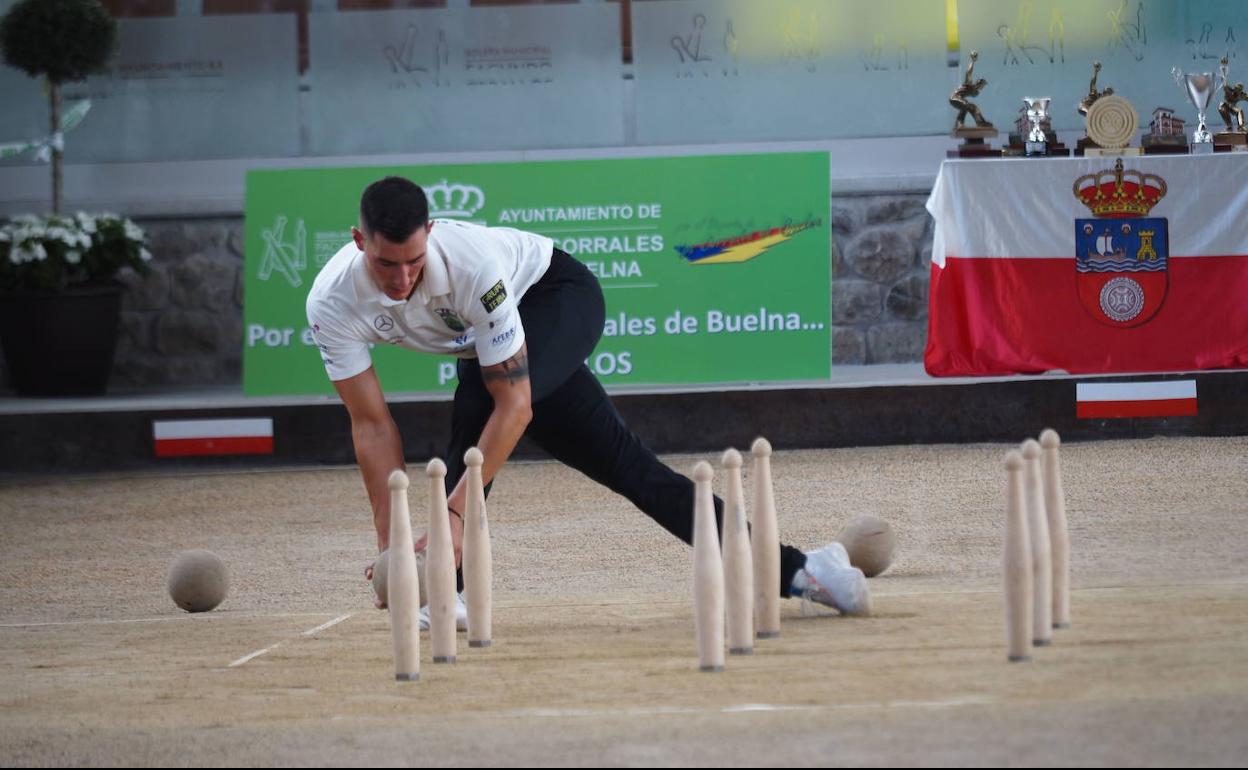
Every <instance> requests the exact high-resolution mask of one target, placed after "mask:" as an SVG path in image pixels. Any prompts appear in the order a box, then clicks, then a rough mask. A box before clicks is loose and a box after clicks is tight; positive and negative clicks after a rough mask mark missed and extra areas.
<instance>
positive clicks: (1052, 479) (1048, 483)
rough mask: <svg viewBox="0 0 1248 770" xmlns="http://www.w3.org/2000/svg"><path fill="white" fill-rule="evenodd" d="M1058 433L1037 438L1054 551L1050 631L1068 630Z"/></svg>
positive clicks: (1067, 539)
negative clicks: (1051, 627)
mask: <svg viewBox="0 0 1248 770" xmlns="http://www.w3.org/2000/svg"><path fill="white" fill-rule="evenodd" d="M1061 443H1062V440H1061V439H1060V438H1059V437H1058V435H1057V431H1055V430H1052V429H1049V430H1046V431H1044V432H1043V433H1041V434H1040V448H1041V462H1042V465H1043V467H1044V512H1045V513H1047V514H1048V516H1049V541H1050V545H1051V546H1052V548H1053V627H1054V628H1070V532H1069V531H1068V529H1067V527H1066V493H1065V491H1063V489H1062V467H1061V461H1060V457H1059V455H1058V447H1060V446H1061Z"/></svg>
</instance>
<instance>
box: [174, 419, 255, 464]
mask: <svg viewBox="0 0 1248 770" xmlns="http://www.w3.org/2000/svg"><path fill="white" fill-rule="evenodd" d="M152 435H153V438H154V440H155V443H156V456H157V457H192V456H208V455H271V454H273V418H271V417H260V418H246V419H224V420H156V421H154V422H153V423H152Z"/></svg>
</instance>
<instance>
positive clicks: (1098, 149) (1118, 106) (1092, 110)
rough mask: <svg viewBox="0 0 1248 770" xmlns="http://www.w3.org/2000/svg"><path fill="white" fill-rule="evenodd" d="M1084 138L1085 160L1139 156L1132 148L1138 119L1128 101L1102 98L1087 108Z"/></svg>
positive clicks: (1138, 123) (1120, 98) (1139, 153)
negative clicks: (1086, 137) (1086, 142)
mask: <svg viewBox="0 0 1248 770" xmlns="http://www.w3.org/2000/svg"><path fill="white" fill-rule="evenodd" d="M1084 124H1085V125H1086V126H1087V130H1088V139H1089V140H1091V141H1089V142H1088V144H1087V145H1086V146H1085V148H1084V151H1083V154H1084V155H1085V156H1087V157H1089V158H1106V157H1122V156H1124V155H1142V154H1143V151H1142V150H1141V149H1140V148H1139V147H1132V146H1131V140H1132V139H1134V138H1135V132H1136V129H1137V128H1139V125H1140V117H1139V115H1137V114H1136V112H1135V108H1134V107H1132V106H1131V102H1129V101H1127V100H1126V99H1124V98H1122V97H1121V96H1102V97H1101V98H1099V99H1097V100H1096V101H1095V102H1093V103H1092V106H1091V107H1089V108H1088V115H1087V117H1086V118H1085V119H1084Z"/></svg>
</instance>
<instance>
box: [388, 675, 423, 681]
mask: <svg viewBox="0 0 1248 770" xmlns="http://www.w3.org/2000/svg"><path fill="white" fill-rule="evenodd" d="M394 680H395V681H396V682H419V681H420V674H418V673H417V674H395V675H394Z"/></svg>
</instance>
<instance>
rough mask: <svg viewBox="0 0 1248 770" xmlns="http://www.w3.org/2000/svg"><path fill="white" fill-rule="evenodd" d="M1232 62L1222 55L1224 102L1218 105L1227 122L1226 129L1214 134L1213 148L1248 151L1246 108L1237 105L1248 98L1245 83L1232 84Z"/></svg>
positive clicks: (1219, 111) (1224, 120)
mask: <svg viewBox="0 0 1248 770" xmlns="http://www.w3.org/2000/svg"><path fill="white" fill-rule="evenodd" d="M1229 70H1230V62H1229V61H1228V59H1227V57H1225V56H1223V57H1222V66H1221V72H1222V103H1221V104H1219V105H1218V114H1219V115H1221V116H1222V122H1223V123H1225V124H1226V130H1225V131H1219V132H1218V133H1216V134H1214V135H1213V148H1214V149H1215V150H1219V151H1230V150H1235V151H1239V152H1244V151H1248V127H1246V126H1245V125H1244V108H1243V107H1237V106H1236V105H1237V104H1238V103H1239V102H1242V101H1245V100H1248V94H1245V93H1244V84H1243V83H1236V84H1234V85H1231V79H1230V78H1229V77H1228V75H1229Z"/></svg>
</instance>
